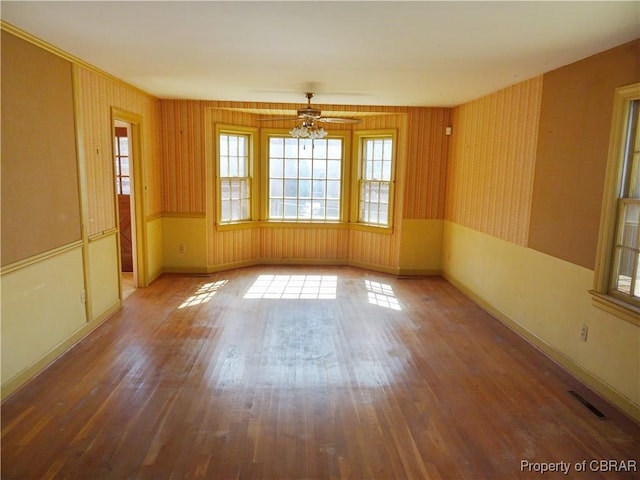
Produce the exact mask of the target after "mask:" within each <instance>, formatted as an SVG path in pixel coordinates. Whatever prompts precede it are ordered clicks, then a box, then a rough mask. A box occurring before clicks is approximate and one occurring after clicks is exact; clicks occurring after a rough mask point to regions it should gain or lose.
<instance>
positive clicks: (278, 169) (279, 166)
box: [269, 158, 284, 178]
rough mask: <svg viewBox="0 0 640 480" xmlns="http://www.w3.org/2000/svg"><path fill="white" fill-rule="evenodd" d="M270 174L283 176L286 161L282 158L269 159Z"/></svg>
mask: <svg viewBox="0 0 640 480" xmlns="http://www.w3.org/2000/svg"><path fill="white" fill-rule="evenodd" d="M269 175H271V176H272V177H278V178H282V177H283V176H284V161H283V160H282V159H281V158H272V159H271V160H269Z"/></svg>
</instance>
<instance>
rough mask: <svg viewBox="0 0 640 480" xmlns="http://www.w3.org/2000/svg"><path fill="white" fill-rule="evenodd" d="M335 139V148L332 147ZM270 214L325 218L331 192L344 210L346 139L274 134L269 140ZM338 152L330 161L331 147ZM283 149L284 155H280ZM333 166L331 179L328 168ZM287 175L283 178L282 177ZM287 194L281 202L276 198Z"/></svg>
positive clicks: (304, 218)
mask: <svg viewBox="0 0 640 480" xmlns="http://www.w3.org/2000/svg"><path fill="white" fill-rule="evenodd" d="M329 142H331V148H329ZM269 147H270V151H269V154H268V155H269V174H270V179H269V197H270V203H269V217H270V218H279V219H303V220H322V219H326V218H328V217H327V208H326V197H327V194H328V193H330V195H331V196H332V199H333V200H335V202H337V203H336V205H337V207H336V208H334V209H333V210H332V215H333V216H332V217H331V219H332V220H335V219H337V218H339V213H338V214H337V215H338V217H335V215H336V213H335V212H336V211H337V212H339V211H340V192H341V186H340V182H341V173H342V172H341V161H342V158H341V156H342V140H340V139H330V140H327V139H317V140H314V141H313V142H312V141H311V140H310V139H300V140H298V139H292V138H289V137H282V138H277V137H272V138H271V139H270V141H269ZM331 149H333V150H332V151H333V152H334V153H335V152H337V155H338V156H337V158H335V159H332V160H331V161H330V162H331V163H330V165H329V163H328V160H327V155H329V151H330V150H331ZM276 153H280V154H281V155H282V156H283V158H277V156H276ZM329 167H330V168H331V181H330V182H327V179H326V177H327V170H328V168H329ZM280 178H283V180H279V179H280ZM278 197H279V198H278ZM283 197H284V201H281V202H280V203H278V202H274V201H275V200H279V199H281V198H283Z"/></svg>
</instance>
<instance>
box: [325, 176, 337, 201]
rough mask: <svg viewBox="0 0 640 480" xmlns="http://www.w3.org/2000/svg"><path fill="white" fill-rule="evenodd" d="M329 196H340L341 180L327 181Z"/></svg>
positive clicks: (334, 197) (335, 197)
mask: <svg viewBox="0 0 640 480" xmlns="http://www.w3.org/2000/svg"><path fill="white" fill-rule="evenodd" d="M327 198H332V199H338V198H340V182H338V181H336V180H328V181H327Z"/></svg>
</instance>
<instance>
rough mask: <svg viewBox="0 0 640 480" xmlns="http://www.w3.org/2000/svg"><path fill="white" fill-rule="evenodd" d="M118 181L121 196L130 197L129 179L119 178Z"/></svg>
mask: <svg viewBox="0 0 640 480" xmlns="http://www.w3.org/2000/svg"><path fill="white" fill-rule="evenodd" d="M120 181H121V185H122V195H130V194H131V185H130V183H129V177H120Z"/></svg>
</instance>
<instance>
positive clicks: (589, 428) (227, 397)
mask: <svg viewBox="0 0 640 480" xmlns="http://www.w3.org/2000/svg"><path fill="white" fill-rule="evenodd" d="M264 276H270V277H268V278H270V279H271V280H274V279H275V278H276V276H280V277H279V278H280V279H286V282H285V283H286V285H287V288H284V287H279V286H278V285H277V284H274V283H273V282H272V283H271V284H270V287H269V288H262V289H260V288H259V287H260V285H261V283H260V282H257V280H262V284H265V282H267V280H265V278H266V277H264ZM292 276H295V277H292ZM296 281H297V282H298V283H300V282H302V283H301V284H300V285H298V286H296V283H295V282H296ZM287 282H288V283H287ZM305 282H306V283H305ZM314 282H315V283H314ZM285 283H283V284H285ZM296 288H298V290H296ZM296 292H297V293H296ZM263 294H266V296H268V297H272V298H259V297H260V296H263ZM303 294H304V295H306V296H307V297H309V298H306V299H302V298H293V297H296V296H298V297H300V296H303ZM247 296H249V297H252V298H246V297H247ZM322 296H325V297H328V298H319V297H322ZM275 297H280V298H275ZM282 297H289V298H282ZM333 297H335V298H333ZM371 301H375V303H371ZM568 390H575V391H579V392H581V394H582V395H583V396H585V397H586V398H587V399H588V400H589V401H591V402H592V403H593V404H594V405H595V406H596V407H597V408H599V409H600V410H601V411H602V412H603V413H605V415H606V417H605V418H604V419H601V418H598V417H596V416H594V415H593V414H592V413H591V412H590V411H589V410H588V409H587V408H585V407H584V406H583V405H582V404H581V403H580V402H578V401H576V399H575V398H574V397H573V396H571V395H570V394H568V393H567V391H568ZM639 451H640V426H638V425H637V424H634V423H632V422H631V421H630V420H629V419H627V418H626V417H623V416H621V415H620V414H619V413H618V412H617V411H616V410H614V409H613V408H612V407H610V406H609V405H608V404H606V403H604V402H603V401H601V400H600V399H598V398H597V397H594V396H593V395H592V394H591V393H590V392H589V391H588V390H586V389H585V388H584V387H583V386H582V385H581V384H579V383H578V382H577V381H576V380H574V379H573V378H572V377H570V376H569V375H567V374H566V373H565V372H563V371H562V370H560V369H559V368H558V367H557V365H556V364H554V363H553V362H551V361H550V360H548V359H547V358H546V357H544V356H543V355H542V354H541V353H540V352H538V351H537V350H535V349H533V348H531V347H530V346H529V345H528V344H526V343H525V342H524V341H522V340H521V339H520V338H519V337H517V336H516V335H515V334H514V333H513V332H512V331H510V330H508V329H507V328H506V327H504V326H503V325H502V324H500V323H499V322H497V321H496V320H495V319H493V318H492V317H490V316H489V315H488V314H487V313H485V312H484V311H482V310H481V309H479V308H478V307H477V306H476V305H474V304H473V303H472V302H471V301H469V300H468V299H467V298H465V297H464V296H463V295H462V294H461V293H460V292H459V291H457V290H456V289H455V288H453V287H452V286H451V285H450V284H448V283H447V282H446V281H444V280H443V279H441V278H437V277H431V278H419V279H411V280H409V279H398V278H396V277H393V276H389V275H384V274H377V273H372V272H366V271H362V270H358V269H354V268H351V267H313V268H312V267H265V266H263V267H251V268H246V269H240V270H234V271H228V272H222V273H217V274H211V275H208V276H178V275H165V276H163V277H161V278H160V279H159V280H157V281H156V282H154V284H153V285H152V286H151V287H149V288H147V289H138V290H136V292H135V293H133V294H132V295H131V296H130V297H129V298H128V299H127V300H126V301H125V304H124V308H123V310H121V311H120V312H119V313H117V314H116V315H114V316H113V317H112V318H110V319H109V320H108V321H106V322H105V323H104V324H103V325H102V326H101V327H99V328H98V329H97V330H96V331H95V332H93V333H92V334H91V335H90V336H88V337H87V338H86V339H85V340H83V341H82V342H81V343H79V344H78V345H77V346H76V347H74V348H73V349H72V350H70V351H69V352H68V353H67V354H65V355H64V356H62V357H61V358H60V359H59V360H58V361H57V362H56V363H55V364H53V365H52V366H50V367H49V368H48V369H47V370H46V371H44V372H43V373H42V374H41V375H39V376H38V377H37V378H36V379H34V380H33V381H32V382H31V383H29V384H28V385H27V386H26V387H24V388H23V389H21V390H20V391H18V392H17V393H15V394H14V395H13V396H11V397H10V398H9V399H7V400H6V401H5V402H4V403H3V405H2V478H3V479H7V480H9V479H25V478H29V479H31V478H43V479H44V478H92V479H123V478H138V479H145V478H150V479H151V478H152V479H165V478H166V479H168V478H181V479H186V478H206V479H231V478H246V479H301V478H308V479H311V478H336V479H337V478H351V479H364V478H368V479H412V478H413V479H492V480H493V479H517V478H522V479H528V478H538V475H537V474H532V473H527V472H522V471H521V463H520V462H521V460H530V461H537V462H560V461H564V462H571V464H572V465H573V464H575V462H579V461H582V460H587V461H590V460H591V459H600V458H604V459H616V460H629V459H635V460H636V461H637V460H640V459H638V452H639ZM635 475H636V476H635V478H637V474H635ZM545 478H566V477H564V476H562V475H556V476H554V475H553V474H549V473H548V474H546V475H545ZM584 478H589V479H600V478H608V479H617V478H621V479H624V478H634V475H633V474H632V475H625V474H615V473H607V474H601V473H598V472H589V475H587V476H585V477H584Z"/></svg>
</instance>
